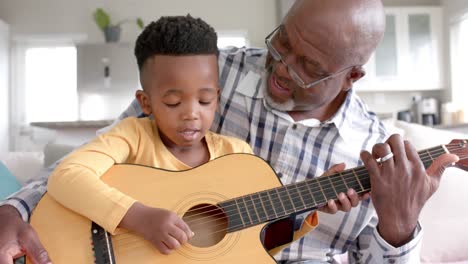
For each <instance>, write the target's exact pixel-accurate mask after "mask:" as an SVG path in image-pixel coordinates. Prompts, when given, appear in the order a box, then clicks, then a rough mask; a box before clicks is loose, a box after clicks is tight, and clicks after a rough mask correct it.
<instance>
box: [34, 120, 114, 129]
mask: <svg viewBox="0 0 468 264" xmlns="http://www.w3.org/2000/svg"><path fill="white" fill-rule="evenodd" d="M112 122H114V121H113V120H82V121H64V122H32V123H30V125H31V126H34V127H41V128H48V129H73V128H95V129H98V128H103V127H106V126H108V125H110V124H112Z"/></svg>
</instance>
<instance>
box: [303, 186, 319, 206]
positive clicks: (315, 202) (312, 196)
mask: <svg viewBox="0 0 468 264" xmlns="http://www.w3.org/2000/svg"><path fill="white" fill-rule="evenodd" d="M309 182H310V181H306V182H304V186H305V188H306V189H307V191H308V192H309V194H310V198H312V201H314V205H318V204H317V201H316V200H315V198H314V194H313V193H312V190H311V189H310V187H309Z"/></svg>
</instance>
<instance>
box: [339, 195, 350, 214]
mask: <svg viewBox="0 0 468 264" xmlns="http://www.w3.org/2000/svg"><path fill="white" fill-rule="evenodd" d="M338 201H339V202H340V205H338V209H339V210H341V211H343V212H349V210H351V201H350V200H349V199H348V197H347V196H346V194H344V193H340V194H339V195H338Z"/></svg>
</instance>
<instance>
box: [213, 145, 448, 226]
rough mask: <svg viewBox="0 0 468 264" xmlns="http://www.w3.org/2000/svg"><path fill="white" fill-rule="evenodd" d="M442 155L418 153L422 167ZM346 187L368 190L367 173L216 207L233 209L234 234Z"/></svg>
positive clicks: (350, 172)
mask: <svg viewBox="0 0 468 264" xmlns="http://www.w3.org/2000/svg"><path fill="white" fill-rule="evenodd" d="M444 153H447V151H446V148H445V146H444V145H440V146H437V147H433V148H430V149H426V150H422V151H420V152H418V154H419V157H420V158H421V161H422V162H423V164H424V167H425V168H427V167H429V166H430V165H431V164H432V162H433V161H434V159H436V158H437V157H439V156H440V155H442V154H444ZM350 188H352V189H354V190H355V191H356V192H357V193H365V192H368V191H370V189H371V184H370V177H369V172H368V171H367V169H366V168H365V167H364V166H360V167H356V168H353V169H348V170H345V171H343V172H341V173H335V174H333V175H330V176H327V177H317V178H313V179H309V180H306V181H302V182H299V183H293V184H289V185H285V186H282V187H278V188H274V189H270V190H265V191H262V192H258V193H253V194H249V195H245V196H241V197H238V198H234V199H231V200H228V201H225V202H222V203H220V204H219V206H220V207H222V208H236V209H237V210H225V211H226V213H227V217H228V218H229V227H228V230H229V232H234V231H238V230H242V229H244V228H248V227H251V226H255V225H258V224H261V223H264V222H269V221H273V220H276V219H281V218H284V217H286V216H289V215H291V214H295V213H302V212H306V211H310V210H313V209H316V208H317V207H319V206H321V205H324V204H325V203H326V202H327V201H328V200H335V199H337V197H338V194H339V193H342V192H343V193H346V192H347V190H348V189H350Z"/></svg>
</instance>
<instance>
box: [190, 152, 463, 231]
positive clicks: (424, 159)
mask: <svg viewBox="0 0 468 264" xmlns="http://www.w3.org/2000/svg"><path fill="white" fill-rule="evenodd" d="M447 148H450V150H452V151H453V150H457V148H452V147H451V146H447ZM459 149H462V148H459ZM441 150H442V151H440V150H439V151H437V152H440V153H436V152H433V153H432V155H434V156H440V154H443V153H445V151H444V150H443V149H441ZM423 156H428V157H423ZM420 158H421V160H422V161H423V162H427V161H433V160H434V159H433V158H432V157H431V153H428V154H422V155H420ZM427 158H429V159H428V160H427ZM465 158H466V157H464V156H461V157H460V159H465ZM361 172H367V171H361ZM331 176H336V174H333V175H330V176H327V177H331ZM341 176H343V175H341ZM345 176H348V175H345ZM361 176H362V174H361ZM323 178H325V177H323ZM317 179H320V178H317ZM330 185H331V182H330ZM345 185H346V184H345ZM282 187H284V186H282ZM296 187H297V186H296ZM332 188H333V186H332ZM298 189H299V188H298ZM285 191H287V190H285ZM290 197H291V195H290ZM298 197H299V196H298ZM291 198H292V197H291ZM299 198H300V197H299ZM260 199H261V198H260ZM260 199H258V200H260ZM251 200H252V202H254V200H253V199H252V198H251ZM278 200H279V198H278ZM211 206H213V205H211ZM206 207H209V206H206ZM206 207H205V208H206ZM202 208H203V207H201V208H197V209H196V210H194V211H197V210H202ZM305 208H306V207H304V208H303V209H305ZM254 209H255V211H256V208H254ZM284 209H285V212H287V210H286V208H284ZM291 209H292V208H291ZM189 211H190V210H189ZM212 211H219V209H218V208H217V209H215V210H212ZM207 212H210V211H207ZM207 212H203V213H202V214H206V213H207ZM247 212H248V210H247ZM292 212H294V210H293V211H292ZM292 212H288V213H287V214H290V213H292ZM256 214H257V216H258V212H256ZM199 215H201V214H199ZM218 215H223V216H224V217H223V218H226V216H225V214H224V213H220V214H218ZM191 216H192V217H193V216H195V215H191ZM213 216H216V214H214V215H211V216H208V217H202V218H199V219H196V221H201V220H203V218H205V219H206V218H210V219H211V218H213ZM223 218H217V219H214V220H211V221H205V222H204V223H202V224H207V223H209V222H212V221H219V219H223ZM257 218H259V219H260V217H257ZM193 222H195V221H192V223H193ZM187 223H188V222H187ZM223 226H225V224H223ZM241 226H242V227H247V226H245V224H243V225H241ZM214 227H216V226H214ZM237 227H239V226H236V228H237ZM225 230H227V229H224V230H222V229H221V230H218V231H216V232H214V233H217V232H224V231H225ZM214 233H212V234H214ZM208 235H209V234H208Z"/></svg>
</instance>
